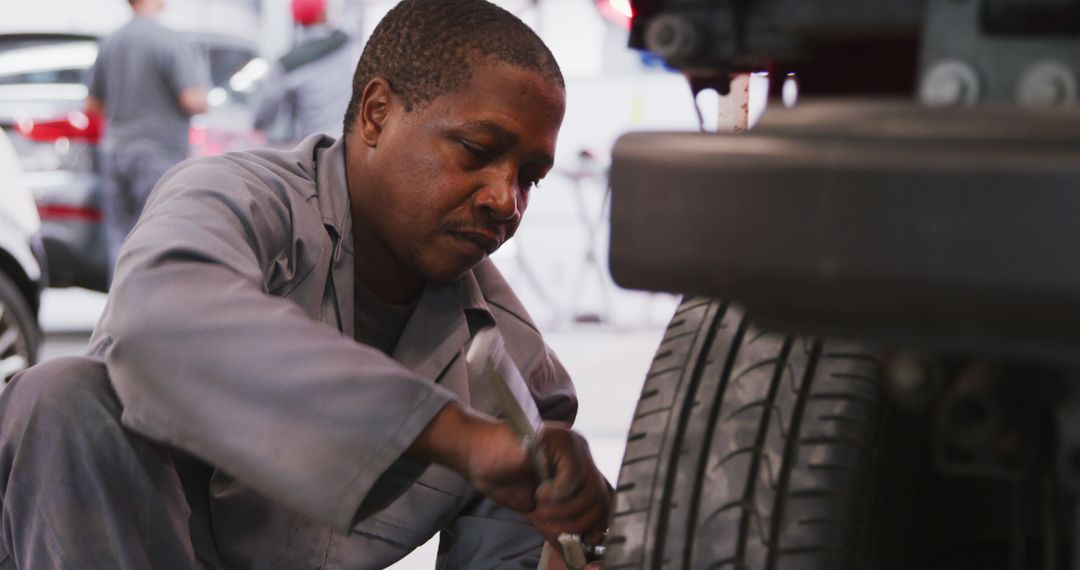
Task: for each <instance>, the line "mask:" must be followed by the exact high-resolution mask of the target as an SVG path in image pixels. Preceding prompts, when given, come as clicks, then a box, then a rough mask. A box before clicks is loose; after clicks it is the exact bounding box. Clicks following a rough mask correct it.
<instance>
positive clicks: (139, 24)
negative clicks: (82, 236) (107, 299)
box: [86, 0, 207, 279]
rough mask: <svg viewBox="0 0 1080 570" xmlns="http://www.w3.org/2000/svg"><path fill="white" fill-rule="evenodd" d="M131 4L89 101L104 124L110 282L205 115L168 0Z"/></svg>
mask: <svg viewBox="0 0 1080 570" xmlns="http://www.w3.org/2000/svg"><path fill="white" fill-rule="evenodd" d="M129 2H130V4H131V9H132V11H133V13H134V15H133V17H132V18H131V21H129V22H128V23H127V24H125V25H124V26H123V27H121V28H120V29H118V30H116V31H115V32H113V33H112V35H110V36H108V37H107V38H105V40H104V41H103V42H102V43H101V47H100V49H99V50H98V55H97V60H96V61H95V62H94V66H93V68H92V69H91V70H90V75H89V82H88V87H89V94H88V95H87V97H86V110H87V112H88V113H95V114H98V115H101V116H103V117H105V119H106V123H105V125H106V128H105V134H104V137H103V139H102V143H101V144H102V150H103V152H102V154H101V157H102V161H101V172H102V202H103V204H102V206H103V210H104V218H105V239H106V245H107V247H108V248H109V277H110V279H111V278H112V275H113V273H112V272H113V269H114V267H115V265H116V256H117V255H118V253H119V251H120V245H121V243H123V241H124V238H125V237H126V236H127V234H128V232H130V231H131V228H132V227H133V226H134V225H135V221H136V220H137V219H138V218H139V213H140V212H141V211H142V208H143V204H145V203H146V198H147V196H149V194H150V190H151V189H153V188H154V184H157V181H158V179H160V178H161V176H162V175H163V174H165V171H167V170H168V169H170V168H172V167H173V166H175V165H176V164H177V163H179V162H180V161H182V160H184V159H185V158H187V156H188V152H189V147H188V144H189V143H188V129H189V127H190V122H191V117H192V115H198V114H200V113H204V112H206V109H207V104H206V89H205V84H206V81H205V79H204V77H203V76H204V75H205V72H204V70H203V68H202V66H201V65H200V62H199V61H198V59H197V58H196V54H195V51H194V49H193V48H192V47H191V46H190V45H188V44H187V43H186V42H185V41H184V39H183V38H181V37H180V36H179V35H177V34H176V33H174V32H173V31H171V30H169V29H168V28H165V27H163V26H162V25H160V24H159V23H157V21H156V20H157V17H158V16H159V15H160V14H161V12H162V10H164V9H165V0H129Z"/></svg>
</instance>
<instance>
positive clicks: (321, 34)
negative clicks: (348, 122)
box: [255, 24, 359, 146]
mask: <svg viewBox="0 0 1080 570" xmlns="http://www.w3.org/2000/svg"><path fill="white" fill-rule="evenodd" d="M301 33H302V37H301V38H300V45H304V44H309V45H310V44H311V43H314V42H320V41H326V40H327V39H329V38H330V37H331V36H332V35H333V34H334V33H335V30H334V28H332V27H331V26H329V25H326V24H315V25H312V26H308V27H307V28H304V29H303V30H302V32H301ZM337 33H339V34H340V33H341V32H337ZM354 47H355V46H354V45H353V43H352V42H346V43H345V44H344V45H341V46H340V47H337V48H336V49H333V50H332V51H329V52H328V53H326V54H324V55H322V56H321V57H319V58H317V59H315V60H312V61H305V62H304V63H303V64H302V65H299V66H297V67H294V68H291V69H287V67H286V65H285V64H284V63H283V62H282V61H281V60H279V61H278V62H277V63H275V64H274V66H273V67H272V68H271V70H270V73H269V74H268V75H267V77H266V80H265V82H264V83H263V86H262V92H261V93H260V97H259V105H258V109H257V110H256V112H255V128H256V129H258V130H261V131H266V133H267V138H268V139H269V141H270V142H272V143H274V144H276V145H288V146H291V145H293V144H296V143H297V142H299V141H300V140H302V139H304V138H305V137H308V136H310V135H313V134H317V133H323V134H327V135H330V136H332V137H335V138H337V137H340V136H341V131H342V119H341V118H342V117H343V116H345V107H347V106H348V104H349V98H350V97H351V96H352V76H353V72H354V71H355V70H356V62H357V60H358V59H359V54H357V53H356V50H355V49H354ZM290 53H292V52H290Z"/></svg>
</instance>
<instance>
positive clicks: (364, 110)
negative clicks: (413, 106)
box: [356, 77, 397, 148]
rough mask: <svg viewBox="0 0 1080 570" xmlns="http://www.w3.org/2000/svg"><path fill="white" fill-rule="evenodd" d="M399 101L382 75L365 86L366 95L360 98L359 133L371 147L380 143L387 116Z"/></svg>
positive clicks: (362, 139) (361, 138)
mask: <svg viewBox="0 0 1080 570" xmlns="http://www.w3.org/2000/svg"><path fill="white" fill-rule="evenodd" d="M396 103H397V95H396V94H395V93H394V90H393V89H391V88H390V83H388V82H387V81H386V80H385V79H383V78H382V77H376V78H374V79H372V80H371V81H369V82H368V84H367V86H366V87H364V95H363V97H362V98H361V99H360V113H359V117H357V121H359V123H360V124H359V125H357V127H358V129H357V131H356V132H357V134H358V135H360V140H361V141H363V143H364V144H366V145H367V146H369V147H372V148H374V147H376V146H378V144H379V137H380V136H381V135H382V131H383V128H384V127H385V126H386V119H387V116H389V114H390V109H391V107H392V106H393V105H394V104H396Z"/></svg>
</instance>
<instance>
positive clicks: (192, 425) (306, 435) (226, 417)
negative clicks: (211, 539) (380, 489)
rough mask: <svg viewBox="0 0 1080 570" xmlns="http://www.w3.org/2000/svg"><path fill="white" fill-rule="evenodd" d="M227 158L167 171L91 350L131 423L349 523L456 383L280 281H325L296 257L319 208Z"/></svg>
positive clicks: (279, 497) (301, 508) (340, 525)
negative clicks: (440, 381) (283, 288)
mask: <svg viewBox="0 0 1080 570" xmlns="http://www.w3.org/2000/svg"><path fill="white" fill-rule="evenodd" d="M229 160H231V159H229V158H226V157H221V158H215V159H209V160H204V161H199V162H198V163H197V166H195V165H193V163H190V162H189V163H186V164H185V165H181V166H179V167H177V168H175V169H173V170H172V171H170V173H169V174H167V175H166V176H165V177H164V178H163V179H162V182H161V183H160V184H159V186H158V188H157V189H156V190H155V192H154V194H153V195H152V197H151V200H150V202H149V203H148V204H147V207H146V210H145V211H144V213H143V217H142V219H141V220H140V222H139V224H138V225H137V226H136V228H135V230H134V231H133V233H132V234H131V235H130V237H129V238H128V242H127V243H126V244H125V247H124V249H123V251H122V253H121V255H120V259H119V262H118V266H117V272H116V280H115V282H114V284H113V290H112V293H111V294H110V297H109V303H108V306H107V307H106V310H105V314H104V315H103V317H102V321H101V323H100V324H99V330H98V331H96V332H95V338H94V341H93V343H92V347H91V350H92V351H94V352H95V353H96V354H98V355H100V356H102V357H103V358H104V360H105V362H106V365H107V367H108V371H109V374H110V377H111V379H112V382H113V384H114V386H115V388H116V391H117V394H118V396H119V398H120V401H121V402H122V404H123V406H124V411H123V416H122V420H123V423H124V424H125V425H126V426H127V427H129V428H130V429H132V430H134V431H135V432H137V433H140V434H142V435H144V436H146V437H148V438H151V439H153V440H156V441H159V442H162V443H165V444H167V445H170V446H174V447H177V448H180V449H182V450H185V451H187V452H189V453H191V454H193V455H195V456H197V457H199V458H201V459H203V460H204V461H206V462H207V463H210V464H212V465H214V466H216V467H218V468H220V469H223V470H224V471H225V472H227V473H229V474H231V475H232V476H233V477H235V478H236V479H238V480H240V481H242V482H244V483H245V484H247V485H249V486H251V487H252V488H254V489H255V490H257V491H259V492H261V493H263V494H265V495H266V496H268V497H270V498H273V499H275V500H276V501H278V502H281V503H283V504H286V505H288V506H290V507H292V508H293V509H295V510H296V511H298V512H300V513H302V514H305V515H307V516H309V517H311V518H312V519H313V520H318V521H322V522H325V523H329V524H332V525H333V526H334V527H335V528H337V529H339V530H342V531H345V530H347V529H349V528H350V527H351V526H352V525H353V524H354V522H355V520H354V519H355V518H356V513H357V509H358V507H359V505H360V504H361V502H362V500H363V499H364V497H365V496H366V495H367V494H368V492H369V490H370V489H371V488H372V486H373V484H374V483H375V482H376V480H377V479H378V478H379V476H380V474H382V473H383V472H384V471H385V470H386V469H387V467H388V466H390V465H391V463H392V462H393V461H394V460H395V459H397V458H398V457H399V456H401V455H402V454H403V452H404V451H405V450H406V448H407V447H408V446H409V445H410V444H411V443H412V441H413V440H414V439H415V438H416V437H417V435H419V433H420V432H421V431H422V430H423V429H424V428H425V427H426V426H427V424H428V423H429V422H430V421H431V419H432V418H433V417H434V416H435V415H436V414H437V413H438V412H439V411H440V410H441V409H442V408H443V407H444V406H445V405H446V404H447V403H449V402H450V401H451V400H452V399H454V395H453V394H452V393H451V392H450V391H448V390H446V389H444V388H442V387H441V386H438V385H436V384H434V383H433V382H431V381H428V380H425V379H424V378H421V377H419V376H417V375H415V374H413V373H412V372H410V371H408V370H407V369H405V368H404V367H402V366H400V365H399V364H397V363H396V362H394V361H393V360H391V359H390V358H389V357H387V356H385V355H383V354H382V353H381V352H379V351H377V350H375V349H372V348H370V347H367V346H364V345H361V344H359V343H357V342H354V341H353V340H352V339H350V338H348V337H345V336H343V335H342V334H341V333H340V332H339V331H338V330H337V329H336V328H334V327H332V326H329V325H327V324H323V323H321V322H319V321H317V320H316V319H315V318H313V316H311V315H309V314H308V313H307V312H305V311H304V310H302V308H301V307H300V305H298V304H296V303H294V302H292V301H290V300H289V299H288V298H287V293H282V295H284V296H276V295H271V294H269V293H268V291H270V290H273V287H274V286H275V280H278V278H277V277H275V276H280V275H287V276H289V278H288V279H285V280H284V282H286V283H295V282H296V280H297V279H301V278H312V277H310V276H308V277H304V276H303V272H313V271H312V269H311V268H305V267H297V266H296V265H295V263H294V260H295V259H296V258H297V257H298V256H297V255H296V253H297V249H298V248H305V247H306V248H311V247H314V246H313V244H311V243H306V242H301V241H299V240H298V239H297V237H296V235H294V227H293V219H294V218H300V217H302V216H304V215H307V216H312V215H314V214H313V213H312V212H311V207H310V206H309V205H306V204H304V203H303V200H304V199H303V198H301V197H299V196H298V195H297V193H296V192H294V191H292V190H290V189H289V188H288V187H286V186H285V185H284V184H279V185H276V186H275V185H273V184H267V183H265V182H262V181H259V180H252V179H251V178H249V177H248V176H245V174H246V172H245V171H244V169H243V168H237V166H236V165H235V164H234V165H225V163H226V162H228V161H229ZM319 230H322V226H321V225H319ZM307 254H308V255H310V254H311V252H310V251H308V252H307ZM296 272H300V273H299V274H296Z"/></svg>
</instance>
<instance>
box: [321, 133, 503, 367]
mask: <svg viewBox="0 0 1080 570" xmlns="http://www.w3.org/2000/svg"><path fill="white" fill-rule="evenodd" d="M308 144H313V148H312V154H313V156H314V159H315V161H314V162H315V164H314V166H315V186H316V194H317V200H318V204H319V211H320V212H321V214H322V219H323V225H325V226H326V229H327V232H328V233H329V234H330V237H331V239H332V240H334V243H335V247H334V253H333V268H332V271H333V283H334V289H335V291H334V293H335V298H336V300H337V309H338V314H339V315H340V321H341V322H340V323H339V325H340V328H341V331H342V333H344V334H346V335H348V336H352V334H353V321H354V315H353V312H354V311H355V306H354V299H353V287H354V285H355V281H354V279H355V275H354V271H355V269H354V267H355V264H354V258H355V255H356V252H355V249H354V245H353V239H352V224H353V220H352V214H351V210H350V208H349V204H350V202H349V192H348V185H347V182H346V178H345V139H344V137H342V138H341V139H338V140H337V141H335V140H334V139H332V138H330V137H328V136H325V135H321V136H319V137H311V138H309V139H308V140H306V141H304V142H303V143H301V147H304V146H306V145H308ZM481 263H490V261H488V260H484V261H483V262H481ZM494 322H495V321H494V317H493V316H492V314H491V309H490V308H489V307H488V304H487V302H486V301H485V300H484V295H483V292H482V291H481V289H480V285H479V283H478V282H477V279H476V275H475V274H474V271H469V272H468V273H466V274H465V276H464V277H462V278H461V279H459V280H457V281H455V282H453V283H446V284H440V283H428V284H427V285H426V286H425V287H424V290H423V292H422V293H421V294H420V300H419V302H418V303H417V306H416V311H415V312H414V313H413V316H412V318H410V319H409V322H408V324H407V325H406V326H405V330H404V332H402V334H401V339H400V340H399V341H398V344H397V348H396V349H395V350H394V354H393V357H394V360H397V361H398V362H400V363H401V364H402V365H404V366H405V367H406V368H409V369H410V370H412V371H413V372H416V373H418V374H420V375H421V376H424V377H425V378H430V379H432V380H438V379H439V377H440V376H441V375H442V374H443V373H444V372H445V370H446V368H447V367H448V366H449V365H450V364H452V363H453V361H454V360H455V358H456V357H457V355H458V353H459V352H461V350H462V349H463V348H464V347H465V346H466V345H467V344H468V342H469V339H470V338H472V334H473V333H474V332H476V330H478V328H479V327H481V326H484V325H490V324H493V323H494Z"/></svg>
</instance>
